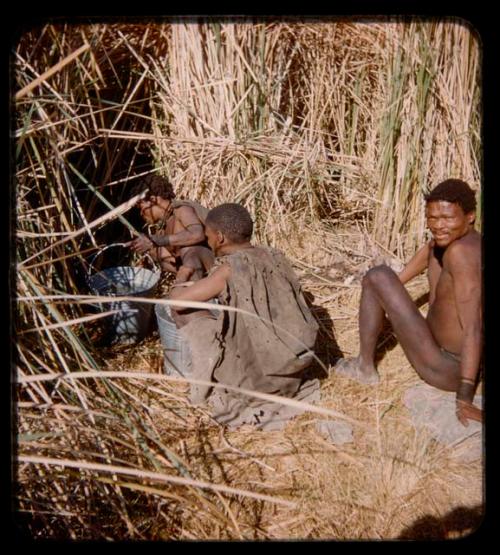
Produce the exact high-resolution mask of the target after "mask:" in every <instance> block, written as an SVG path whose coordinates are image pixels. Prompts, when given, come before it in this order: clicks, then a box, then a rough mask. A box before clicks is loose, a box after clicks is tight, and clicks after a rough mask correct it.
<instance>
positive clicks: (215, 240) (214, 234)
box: [205, 224, 221, 256]
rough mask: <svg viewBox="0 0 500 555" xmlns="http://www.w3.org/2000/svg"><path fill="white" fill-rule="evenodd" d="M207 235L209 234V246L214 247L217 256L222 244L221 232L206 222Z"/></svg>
mask: <svg viewBox="0 0 500 555" xmlns="http://www.w3.org/2000/svg"><path fill="white" fill-rule="evenodd" d="M205 235H206V236H207V242H208V246H209V247H210V248H211V249H212V251H213V253H214V254H215V255H216V256H217V253H218V252H219V248H220V245H221V233H220V231H216V230H215V229H213V228H212V227H211V226H210V224H205Z"/></svg>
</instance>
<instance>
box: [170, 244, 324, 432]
mask: <svg viewBox="0 0 500 555" xmlns="http://www.w3.org/2000/svg"><path fill="white" fill-rule="evenodd" d="M220 264H229V265H230V266H231V279H230V280H229V282H228V284H227V287H226V289H225V290H224V291H223V292H222V293H221V295H220V296H219V303H220V304H222V305H228V306H232V307H236V308H239V309H242V310H245V311H248V312H250V313H251V314H255V315H256V316H259V317H262V318H264V319H265V320H261V319H260V318H258V317H256V316H251V315H248V314H241V313H238V312H229V311H221V312H220V314H219V316H218V318H217V319H216V320H210V319H207V318H205V319H199V320H193V321H192V322H190V323H189V324H187V325H186V326H184V327H183V328H181V330H180V331H181V334H182V335H183V336H184V337H185V338H186V339H187V340H188V341H189V344H190V348H191V352H192V354H193V356H192V365H191V369H190V375H191V377H193V378H198V379H205V380H209V381H216V382H219V383H223V384H227V385H231V386H234V387H241V388H244V389H248V390H254V391H258V392H262V393H271V394H276V395H280V396H283V397H288V398H293V399H295V400H301V401H306V402H317V401H319V381H318V380H309V381H307V382H304V378H303V374H304V370H305V369H306V368H307V367H308V366H309V365H310V363H311V362H312V360H313V356H312V354H311V353H310V352H307V350H308V349H312V348H313V346H314V342H315V340H316V335H317V331H318V324H317V322H316V320H315V318H314V316H313V314H312V312H311V311H310V309H309V307H308V306H307V303H306V301H305V299H304V296H303V293H302V291H301V289H300V285H299V282H298V280H297V278H296V276H295V274H294V272H293V269H292V267H291V266H290V264H289V262H288V261H287V260H286V258H285V257H284V255H283V254H281V253H280V252H279V251H277V250H276V249H272V248H270V247H251V248H248V249H243V250H241V251H237V252H236V253H233V254H231V255H227V256H224V257H220V258H219V259H217V261H216V265H215V266H214V268H213V269H212V271H214V270H215V268H216V267H217V266H219V265H220ZM278 326H279V327H278ZM191 399H192V400H193V401H196V402H201V401H203V400H204V399H208V402H209V406H210V407H211V410H212V414H213V416H214V418H215V419H216V420H218V421H219V422H221V423H223V424H226V425H228V426H231V427H235V426H241V425H243V424H253V425H255V426H256V427H258V428H261V429H267V430H269V429H279V428H282V427H283V426H284V425H285V424H286V421H287V420H288V419H289V418H291V417H292V416H295V415H296V414H299V413H300V412H303V411H302V410H301V409H297V408H295V407H290V406H286V405H283V404H281V403H271V402H268V401H263V400H262V399H258V398H254V397H249V396H247V395H244V394H238V393H235V392H232V391H229V390H225V389H221V388H213V389H212V390H211V389H210V388H208V387H207V388H201V387H200V386H196V387H192V390H191Z"/></svg>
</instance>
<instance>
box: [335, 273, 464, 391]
mask: <svg viewBox="0 0 500 555" xmlns="http://www.w3.org/2000/svg"><path fill="white" fill-rule="evenodd" d="M384 313H385V314H387V317H388V319H389V320H390V322H391V324H392V327H393V330H394V333H395V334H396V336H397V338H398V340H399V343H400V344H401V346H402V348H403V350H404V352H405V354H406V356H407V357H408V360H409V361H410V363H411V365H412V366H413V368H415V370H416V371H417V373H418V374H419V375H420V377H421V378H422V379H423V380H424V381H426V382H427V383H429V384H430V385H432V386H434V387H437V388H439V389H443V390H445V391H456V388H457V387H458V381H459V376H460V367H459V364H458V362H457V361H454V360H452V359H450V358H449V357H446V356H445V355H444V354H443V352H442V351H441V349H440V347H439V345H438V344H437V343H436V341H435V339H434V337H433V336H432V333H431V331H430V329H429V327H428V325H427V322H426V320H425V318H424V317H423V316H422V315H421V314H420V312H419V310H418V308H417V307H416V305H415V304H414V302H413V301H412V299H411V297H410V295H409V294H408V292H407V290H406V289H405V287H404V286H403V284H402V283H401V282H400V280H399V278H398V276H397V275H396V274H395V273H394V272H393V271H392V270H391V269H390V268H389V267H387V266H377V267H375V268H372V269H371V270H370V271H369V272H367V274H366V275H365V277H364V278H363V290H362V295H361V302H360V315H359V334H360V353H359V355H358V356H357V357H356V358H353V359H342V360H341V361H339V363H338V364H337V366H338V369H337V366H336V368H335V370H336V371H338V372H339V373H340V374H344V375H347V376H348V377H352V378H353V379H356V380H358V381H361V382H364V383H376V382H377V381H378V374H377V371H376V369H375V364H374V357H375V347H376V344H377V339H378V336H379V333H380V331H381V329H382V323H383V318H384Z"/></svg>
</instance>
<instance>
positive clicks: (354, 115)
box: [12, 19, 482, 540]
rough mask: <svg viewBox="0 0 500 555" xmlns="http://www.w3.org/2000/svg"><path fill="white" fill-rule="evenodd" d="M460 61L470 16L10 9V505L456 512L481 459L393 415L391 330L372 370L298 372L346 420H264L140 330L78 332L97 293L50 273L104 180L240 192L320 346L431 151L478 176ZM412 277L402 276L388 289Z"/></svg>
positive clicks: (294, 518) (408, 244) (80, 279)
mask: <svg viewBox="0 0 500 555" xmlns="http://www.w3.org/2000/svg"><path fill="white" fill-rule="evenodd" d="M479 67H480V52H479V46H478V41H477V39H476V38H475V37H474V36H473V35H472V34H471V31H470V30H469V29H468V28H467V27H466V26H464V25H462V24H460V23H458V22H454V21H432V22H422V21H417V20H412V21H408V22H402V21H398V20H387V21H382V20H379V21H371V22H366V21H365V22H363V21H339V22H334V21H332V22H325V21H312V20H308V21H298V20H297V21H288V22H287V21H251V20H237V21H229V20H228V21H225V20H223V19H217V20H215V19H214V20H205V21H198V20H197V21H190V20H180V21H173V20H170V21H164V22H162V21H155V22H131V23H96V24H87V25H83V24H67V25H63V24H57V25H56V24H47V25H45V26H40V27H38V28H33V29H29V30H26V31H25V32H23V33H22V35H21V36H20V38H19V41H18V42H17V44H16V45H15V47H14V49H13V75H14V90H13V91H12V92H13V102H14V103H15V109H14V112H13V125H14V136H15V144H14V148H13V156H14V159H15V170H16V171H15V191H16V197H15V200H16V221H15V223H16V229H15V232H16V234H15V245H16V247H15V253H14V254H15V264H16V271H15V272H14V274H13V276H12V279H13V286H14V288H15V292H16V294H17V302H16V307H15V332H16V363H17V364H16V382H17V383H16V385H15V396H16V416H17V422H16V424H17V430H16V432H17V443H16V446H15V448H16V450H17V455H18V457H17V464H16V471H17V481H16V498H17V503H18V508H19V512H18V517H19V518H18V522H19V525H20V527H21V528H22V529H23V530H24V531H28V532H29V534H31V535H32V536H33V537H48V538H59V539H61V538H72V539H113V540H116V539H277V538H291V539H294V538H297V539H304V538H308V539H352V538H357V539H380V538H397V537H413V538H418V537H426V536H427V537H453V536H454V535H455V536H456V535H462V534H464V533H467V532H468V531H470V530H471V529H473V528H474V527H475V526H476V525H477V523H478V518H479V515H480V513H481V505H482V466H481V462H480V461H476V462H473V463H463V462H460V461H457V460H456V459H455V458H453V456H452V455H453V453H452V452H451V451H450V450H449V449H446V448H444V447H443V446H440V445H439V444H437V443H436V442H434V441H433V440H432V439H431V438H430V437H429V436H427V435H426V434H425V433H424V432H417V431H415V430H414V429H413V427H412V426H411V423H410V421H409V416H408V413H407V412H406V410H405V408H404V407H403V405H402V401H401V398H402V394H403V392H404V391H405V389H406V388H407V387H408V386H409V385H411V384H413V383H416V382H417V381H418V378H416V376H415V375H414V372H413V371H412V369H411V368H410V366H409V364H408V362H407V361H406V359H405V357H404V355H403V353H402V352H401V350H400V349H399V347H396V348H394V346H393V345H391V343H392V342H391V336H386V337H385V340H384V341H385V348H386V349H387V352H386V356H385V357H384V359H383V360H382V362H381V367H380V372H381V375H382V382H381V385H380V386H379V387H378V388H376V390H370V389H367V388H366V387H365V386H361V385H356V384H352V383H349V382H347V381H345V380H343V379H342V378H335V376H333V377H331V378H329V379H327V380H324V381H323V382H322V403H321V406H322V407H324V408H325V409H332V410H334V411H337V412H338V413H341V414H342V415H344V416H345V417H346V418H347V419H350V421H353V422H359V423H360V425H359V426H358V425H356V424H354V442H353V443H352V444H349V445H344V446H335V445H333V444H332V443H329V442H328V441H327V440H326V439H325V438H324V437H323V436H322V435H321V434H319V433H318V432H317V431H316V428H315V424H316V422H317V420H318V419H320V418H321V415H318V414H316V413H314V412H309V413H307V414H305V415H303V416H300V417H298V418H296V419H295V420H294V421H292V422H291V423H290V424H289V425H288V426H287V428H286V429H285V431H284V432H268V433H261V432H256V431H255V430H252V429H250V428H242V429H240V430H238V431H233V432H230V431H228V430H226V429H224V428H221V427H220V426H219V425H217V424H216V423H215V422H213V421H212V420H211V418H210V416H209V415H208V414H207V412H206V411H205V410H204V409H203V408H200V407H193V406H191V405H190V404H189V403H188V401H187V395H186V392H187V386H186V384H183V383H179V382H175V381H171V380H167V379H166V378H165V376H163V374H162V371H161V356H160V351H159V344H158V338H155V337H152V338H150V339H149V340H147V341H145V342H143V343H142V344H140V345H139V346H137V347H135V348H127V349H118V348H114V349H108V350H103V349H98V348H96V345H95V343H94V341H93V336H92V333H93V330H94V328H95V326H97V325H98V323H99V318H100V315H99V314H98V313H95V312H89V311H88V309H87V308H86V307H87V306H88V302H89V301H88V298H87V299H85V298H83V297H82V298H80V300H78V299H75V296H76V297H78V295H80V294H81V293H82V289H83V287H82V286H83V285H84V276H85V272H86V271H87V270H88V260H89V255H91V254H94V253H96V252H97V249H99V248H100V247H102V245H104V244H107V243H109V242H112V241H114V240H121V239H123V238H124V237H129V236H130V233H133V232H134V230H135V229H137V228H138V227H137V226H138V225H139V224H138V222H137V221H136V220H134V214H133V212H130V211H129V208H130V205H128V204H123V203H124V202H125V203H126V201H127V200H128V199H129V198H130V184H133V183H134V180H135V179H136V178H137V177H138V176H140V175H143V174H146V173H148V172H150V171H158V172H160V173H161V174H164V175H168V176H169V177H170V179H171V180H172V181H173V182H174V184H175V186H176V189H177V192H178V195H179V196H181V197H182V196H185V197H190V198H196V199H198V200H200V201H202V202H203V203H205V204H206V205H207V206H214V205H216V204H218V203H220V202H224V201H237V202H241V203H243V204H245V205H246V206H247V207H248V208H249V209H250V210H251V212H252V213H253V214H254V216H255V220H256V236H257V239H258V240H259V241H261V242H264V243H267V244H271V245H273V246H277V247H279V248H282V249H283V250H284V251H285V253H286V254H287V255H288V256H289V257H290V258H291V260H292V261H293V263H294V265H295V266H296V268H297V271H298V273H299V275H300V277H301V280H302V283H303V286H304V289H305V290H306V291H307V292H308V293H309V294H310V295H311V296H312V298H313V303H314V307H315V311H316V314H317V316H318V319H319V320H320V323H321V339H322V343H321V345H320V349H319V352H320V354H321V355H320V356H321V358H322V360H323V361H324V362H326V364H329V363H331V361H332V358H333V356H335V355H336V354H338V351H339V350H341V351H343V352H344V353H346V354H349V353H352V352H355V350H356V348H357V332H356V327H357V321H356V318H357V304H358V300H359V292H360V288H359V277H360V275H361V274H362V272H363V271H364V270H366V269H367V268H368V267H369V265H370V264H371V263H373V260H374V258H376V257H380V256H386V257H387V258H388V259H391V260H392V261H393V262H397V263H401V262H402V261H403V260H404V259H405V258H406V257H407V256H408V255H409V254H411V253H412V252H413V251H414V250H415V248H416V245H417V244H419V243H421V241H422V240H423V238H424V235H425V230H424V220H423V213H422V192H424V191H426V190H427V189H428V188H429V187H430V186H432V185H433V184H435V183H437V182H438V181H439V180H441V179H443V178H446V177H449V176H457V177H461V178H463V179H465V180H467V181H469V182H470V183H471V185H472V186H474V187H476V189H478V190H479V184H480V182H481V171H480V168H481V145H480V123H481V122H480V110H479V105H480V82H479ZM117 207H118V209H117V210H116V208H117ZM424 288H425V285H424V283H423V282H422V281H419V280H417V281H416V282H415V283H414V284H413V285H412V286H411V287H410V292H411V293H412V295H414V296H415V298H417V297H418V296H419V295H421V294H422V292H423V289H424ZM68 295H73V297H72V298H68ZM54 296H55V297H54ZM97 300H99V299H97ZM93 301H94V302H95V301H96V299H93ZM101 316H102V315H101ZM82 318H86V320H85V321H84V320H82ZM93 323H94V324H95V325H94V327H93V326H92V324H93ZM110 371H120V372H121V373H122V374H121V377H112V374H111V373H110ZM130 372H133V373H131V374H130V376H129V377H127V376H126V374H127V373H130ZM77 373H78V374H77ZM96 373H98V377H96ZM144 374H147V376H149V379H147V376H146V377H145V376H144ZM141 375H142V376H141ZM113 376H114V375H113Z"/></svg>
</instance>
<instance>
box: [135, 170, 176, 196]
mask: <svg viewBox="0 0 500 555" xmlns="http://www.w3.org/2000/svg"><path fill="white" fill-rule="evenodd" d="M145 189H148V195H157V196H159V197H162V198H164V199H167V200H171V199H173V198H175V192H174V188H173V186H172V183H170V181H169V180H168V179H167V178H166V177H163V176H161V175H157V174H149V175H147V176H146V177H144V178H143V179H141V180H139V182H138V183H137V184H136V185H135V186H134V188H133V189H132V195H138V194H139V193H142V192H143V191H144V190H145Z"/></svg>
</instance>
